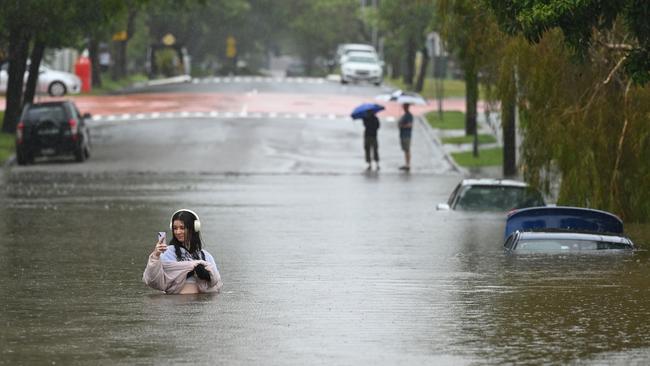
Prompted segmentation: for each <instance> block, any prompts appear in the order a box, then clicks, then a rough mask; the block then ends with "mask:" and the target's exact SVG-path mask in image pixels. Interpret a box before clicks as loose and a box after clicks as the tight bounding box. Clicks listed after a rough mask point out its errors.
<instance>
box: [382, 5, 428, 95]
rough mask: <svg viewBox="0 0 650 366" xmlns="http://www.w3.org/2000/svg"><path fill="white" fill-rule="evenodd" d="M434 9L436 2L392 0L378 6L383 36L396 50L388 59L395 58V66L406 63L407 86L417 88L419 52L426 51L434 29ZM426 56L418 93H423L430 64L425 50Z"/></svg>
mask: <svg viewBox="0 0 650 366" xmlns="http://www.w3.org/2000/svg"><path fill="white" fill-rule="evenodd" d="M434 10H435V6H434V1H433V0H417V1H408V2H403V1H395V0H389V1H382V2H380V4H379V18H380V25H381V29H382V33H383V34H385V36H386V37H387V38H388V41H387V43H389V44H390V45H391V46H392V48H393V49H392V50H391V51H390V53H389V54H388V55H389V58H390V59H392V60H391V63H392V64H393V65H396V64H397V65H399V63H403V64H404V66H405V69H404V73H403V79H404V84H405V85H407V86H408V87H413V85H414V83H413V81H414V78H415V75H416V70H415V67H416V64H415V61H416V53H417V51H418V50H424V48H425V41H426V35H427V33H428V32H429V30H430V29H431V27H432V20H433V15H434ZM423 54H424V55H425V57H424V58H425V60H423V62H422V64H421V65H420V66H421V68H420V70H419V73H418V76H419V77H418V80H417V81H416V84H415V88H414V89H415V90H416V91H421V90H422V87H423V85H424V77H425V74H426V67H427V64H428V62H427V59H426V57H427V56H428V55H426V51H425V52H424V53H423ZM400 69H401V68H400Z"/></svg>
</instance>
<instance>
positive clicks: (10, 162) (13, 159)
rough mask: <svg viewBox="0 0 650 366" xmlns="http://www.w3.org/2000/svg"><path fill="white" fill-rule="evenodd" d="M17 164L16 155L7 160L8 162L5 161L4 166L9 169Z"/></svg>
mask: <svg viewBox="0 0 650 366" xmlns="http://www.w3.org/2000/svg"><path fill="white" fill-rule="evenodd" d="M15 163H16V154H12V155H11V156H9V157H8V158H7V160H5V161H4V163H3V164H2V167H3V168H8V167H10V166H13V165H14V164H15Z"/></svg>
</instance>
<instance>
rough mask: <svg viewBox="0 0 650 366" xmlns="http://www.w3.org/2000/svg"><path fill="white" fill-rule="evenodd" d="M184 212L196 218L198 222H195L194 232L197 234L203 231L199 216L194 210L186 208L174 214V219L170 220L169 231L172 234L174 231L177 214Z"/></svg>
mask: <svg viewBox="0 0 650 366" xmlns="http://www.w3.org/2000/svg"><path fill="white" fill-rule="evenodd" d="M182 211H185V212H189V213H191V214H192V215H194V217H195V218H196V220H194V231H195V232H197V233H198V232H199V231H201V220H200V219H199V215H197V214H196V212H194V211H192V210H188V209H186V208H181V209H180V210H178V211H176V212H174V213H173V214H172V217H171V218H170V219H169V230H171V231H172V232H173V231H174V216H175V215H176V214H177V213H179V212H182Z"/></svg>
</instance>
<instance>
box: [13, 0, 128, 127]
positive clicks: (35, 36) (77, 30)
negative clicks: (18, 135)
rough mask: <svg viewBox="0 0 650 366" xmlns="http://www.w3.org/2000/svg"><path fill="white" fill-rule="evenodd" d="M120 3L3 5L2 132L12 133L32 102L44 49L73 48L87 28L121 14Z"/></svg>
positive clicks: (51, 0) (46, 0)
mask: <svg viewBox="0 0 650 366" xmlns="http://www.w3.org/2000/svg"><path fill="white" fill-rule="evenodd" d="M121 3H122V2H121V1H120V0H101V1H96V2H87V1H84V0H70V1H64V0H21V1H15V2H14V1H8V2H6V3H5V5H6V6H4V7H2V8H1V10H0V18H1V19H2V23H3V24H5V25H6V29H7V31H6V34H3V37H6V42H7V43H8V49H9V55H8V56H9V57H8V61H9V80H8V83H7V94H6V95H7V97H6V106H5V116H4V121H3V124H2V130H3V131H4V132H8V133H13V132H15V130H16V124H17V122H18V118H19V115H20V112H21V110H22V107H23V104H24V103H25V102H31V101H32V99H33V97H34V92H35V88H36V79H37V75H38V68H39V66H40V62H41V59H42V56H43V53H44V50H45V48H46V47H61V46H72V45H76V43H77V42H78V41H79V38H80V37H81V36H82V35H83V34H84V31H85V30H86V29H88V28H92V27H95V26H99V25H100V24H102V22H105V21H107V19H109V18H110V17H111V16H112V15H113V14H115V12H117V11H120V9H121ZM93 14H94V15H95V16H92V15H93ZM70 24H75V25H77V27H71V26H70ZM31 44H33V47H32V51H31V63H30V68H31V69H30V77H29V79H28V83H27V88H26V89H25V94H23V89H24V88H23V77H24V74H25V71H26V65H27V58H28V55H29V54H30V45H31Z"/></svg>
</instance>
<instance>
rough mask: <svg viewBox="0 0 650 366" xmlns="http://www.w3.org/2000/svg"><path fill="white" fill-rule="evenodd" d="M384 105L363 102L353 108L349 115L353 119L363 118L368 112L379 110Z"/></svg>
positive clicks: (381, 109) (373, 112)
mask: <svg viewBox="0 0 650 366" xmlns="http://www.w3.org/2000/svg"><path fill="white" fill-rule="evenodd" d="M383 110H384V106H383V105H379V104H375V103H363V104H361V105H360V106H358V107H356V108H354V110H353V111H352V114H351V115H350V117H352V118H353V119H358V118H363V117H365V116H366V114H367V113H368V112H370V113H372V114H375V113H377V112H379V111H383Z"/></svg>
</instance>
